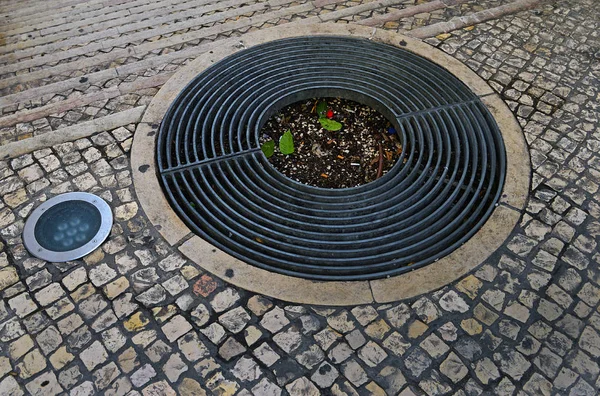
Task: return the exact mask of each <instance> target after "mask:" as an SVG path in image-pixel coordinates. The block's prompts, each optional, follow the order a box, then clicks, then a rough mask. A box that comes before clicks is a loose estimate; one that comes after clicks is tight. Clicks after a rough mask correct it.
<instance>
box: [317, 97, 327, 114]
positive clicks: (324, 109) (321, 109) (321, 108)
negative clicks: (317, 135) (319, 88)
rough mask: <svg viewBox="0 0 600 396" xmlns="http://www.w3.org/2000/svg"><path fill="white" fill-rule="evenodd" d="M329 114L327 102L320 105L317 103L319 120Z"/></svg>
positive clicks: (320, 102)
mask: <svg viewBox="0 0 600 396" xmlns="http://www.w3.org/2000/svg"><path fill="white" fill-rule="evenodd" d="M326 113H327V102H326V101H324V100H321V101H319V103H317V115H318V116H319V118H321V117H325V114H326Z"/></svg>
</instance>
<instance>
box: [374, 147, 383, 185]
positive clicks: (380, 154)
mask: <svg viewBox="0 0 600 396" xmlns="http://www.w3.org/2000/svg"><path fill="white" fill-rule="evenodd" d="M382 173H383V147H382V146H381V143H379V166H378V167H377V177H375V180H377V179H379V178H380V177H381V174H382Z"/></svg>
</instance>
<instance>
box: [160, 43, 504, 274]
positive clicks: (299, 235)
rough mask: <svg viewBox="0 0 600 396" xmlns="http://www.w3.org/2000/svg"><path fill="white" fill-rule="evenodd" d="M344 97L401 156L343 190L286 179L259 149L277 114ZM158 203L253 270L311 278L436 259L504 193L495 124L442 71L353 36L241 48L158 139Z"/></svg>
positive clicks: (200, 82) (170, 115)
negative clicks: (375, 121) (392, 132)
mask: <svg viewBox="0 0 600 396" xmlns="http://www.w3.org/2000/svg"><path fill="white" fill-rule="evenodd" d="M311 97H343V98H346V99H351V100H355V101H358V102H362V103H364V104H367V105H370V106H371V107H373V108H375V109H376V110H378V111H379V112H381V113H382V114H383V115H385V116H386V117H387V118H388V120H390V121H391V122H392V123H394V124H395V128H396V130H397V131H398V134H399V137H400V138H401V139H402V141H403V146H404V152H403V154H402V157H401V158H400V159H399V160H398V162H397V163H396V165H395V166H394V168H393V169H392V170H391V171H390V172H389V173H387V174H386V175H384V176H383V177H381V178H380V179H378V180H376V181H374V182H372V183H369V184H365V185H362V186H358V187H354V188H347V189H322V188H317V187H312V186H307V185H304V184H300V183H298V182H295V181H293V180H291V179H289V178H287V177H285V176H283V175H282V174H281V173H279V172H278V171H277V170H275V169H274V168H273V167H272V166H271V165H270V164H269V162H268V161H267V159H266V158H265V157H264V155H263V154H262V152H261V151H260V145H259V137H260V136H259V131H260V130H261V128H262V126H263V125H264V123H265V122H266V121H267V120H268V118H269V117H270V116H271V115H273V114H275V113H276V112H277V111H278V110H279V109H281V108H282V107H284V106H286V105H288V104H290V103H293V102H297V101H300V100H304V99H308V98H311ZM157 150H158V153H157V154H158V156H157V158H158V169H159V173H160V175H159V176H160V179H161V181H162V184H163V187H164V190H165V191H166V193H167V196H168V199H169V201H170V203H171V205H172V206H173V208H174V209H175V210H176V212H177V213H178V214H179V216H181V218H182V219H183V220H184V221H185V222H186V223H187V225H188V226H189V227H191V229H192V230H194V232H196V233H197V234H198V235H200V236H201V237H203V238H204V239H206V240H208V241H209V242H210V243H212V244H213V245H215V246H218V247H219V248H220V249H222V250H224V251H226V252H228V253H229V254H231V255H233V256H235V257H237V258H239V259H241V260H244V261H246V262H247V263H249V264H252V265H255V266H257V267H261V268H264V269H268V270H272V271H276V272H279V273H284V274H288V275H294V276H300V277H305V278H310V279H323V280H357V279H375V278H382V277H386V276H390V275H396V274H399V273H402V272H405V271H409V270H412V269H414V268H416V267H419V266H423V265H426V264H428V263H431V262H433V261H435V260H436V259H438V258H440V257H443V256H445V255H447V254H448V253H450V252H451V251H453V250H454V249H456V248H457V247H459V246H460V245H461V244H463V243H464V242H465V241H466V240H467V239H469V238H470V237H471V236H472V235H473V234H474V233H475V232H476V231H477V230H478V229H479V228H480V227H481V225H482V224H483V223H484V222H485V221H486V220H487V218H488V217H489V216H490V214H491V212H492V210H493V209H494V206H495V205H496V203H497V201H498V199H499V197H500V192H501V190H502V185H503V183H504V177H505V168H506V159H505V152H504V145H503V142H502V138H501V135H500V132H499V130H498V127H497V125H496V123H495V121H494V119H493V118H492V116H491V115H490V113H489V112H488V110H487V109H486V108H485V106H484V105H483V104H482V103H481V102H480V100H479V98H478V97H477V96H476V95H475V94H473V93H472V92H471V91H470V90H469V89H468V88H467V87H466V86H465V85H464V84H463V83H462V82H460V81H459V80H458V79H457V78H456V77H454V76H453V75H451V74H450V73H449V72H447V71H446V70H445V69H443V68H441V67H440V66H437V65H436V64H434V63H432V62H430V61H428V60H426V59H424V58H421V57H419V56H416V55H414V54H412V53H410V52H408V51H405V50H402V49H398V48H396V47H392V46H388V45H384V44H379V43H374V42H371V41H368V40H363V39H354V38H343V37H322V36H317V37H300V38H293V39H285V40H279V41H273V42H270V43H267V44H263V45H259V46H256V47H253V48H251V49H247V50H244V51H240V52H238V53H236V54H234V55H232V56H229V57H228V58H225V59H224V60H222V61H221V62H219V63H217V64H215V65H214V66H212V67H210V68H208V69H207V70H205V71H204V72H203V73H202V74H200V75H199V76H197V77H196V78H195V79H194V80H193V81H192V82H191V83H190V84H189V85H188V86H187V87H186V88H185V89H184V90H183V92H182V93H181V94H180V95H179V96H178V97H177V99H176V100H175V101H174V103H173V104H172V105H171V107H170V109H169V111H168V112H167V114H166V116H165V118H164V120H163V122H162V124H161V127H160V131H159V134H158V144H157Z"/></svg>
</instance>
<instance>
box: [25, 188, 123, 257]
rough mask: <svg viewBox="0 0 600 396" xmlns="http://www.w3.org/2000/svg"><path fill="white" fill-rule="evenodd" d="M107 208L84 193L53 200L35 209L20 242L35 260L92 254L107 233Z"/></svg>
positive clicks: (110, 216) (99, 199)
mask: <svg viewBox="0 0 600 396" xmlns="http://www.w3.org/2000/svg"><path fill="white" fill-rule="evenodd" d="M112 222H113V218H112V212H111V209H110V206H108V204H107V203H106V201H104V200H103V199H102V198H100V197H98V196H96V195H94V194H90V193H84V192H72V193H66V194H61V195H59V196H56V197H53V198H51V199H49V200H48V201H46V202H44V203H42V204H41V205H40V206H39V207H37V208H36V209H35V210H34V211H33V213H32V214H31V216H29V218H28V219H27V222H26V223H25V228H24V229H23V243H24V244H25V247H26V248H27V250H28V251H29V252H30V253H31V254H32V255H34V256H35V257H37V258H40V259H42V260H45V261H50V262H59V263H60V262H65V261H70V260H75V259H78V258H80V257H83V256H85V255H86V254H88V253H91V252H92V251H94V250H95V249H96V248H97V247H98V246H100V244H102V242H104V240H105V239H106V238H107V237H108V234H110V230H111V227H112Z"/></svg>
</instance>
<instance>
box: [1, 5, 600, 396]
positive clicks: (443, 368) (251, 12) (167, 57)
mask: <svg viewBox="0 0 600 396" xmlns="http://www.w3.org/2000/svg"><path fill="white" fill-rule="evenodd" d="M0 18H1V19H0V20H1V21H2V23H1V24H0V158H2V161H0V197H1V200H0V238H1V241H0V295H1V297H2V301H1V302H0V395H22V394H34V395H44V396H49V395H55V394H69V395H93V394H107V395H125V394H129V395H139V394H142V395H173V394H182V395H203V394H215V395H233V394H237V395H257V396H262V395H288V394H289V395H318V394H323V395H356V394H358V395H385V394H388V395H398V394H400V395H413V394H415V395H421V394H426V395H442V394H456V395H480V394H484V395H488V394H497V395H532V396H533V395H551V394H556V395H590V396H592V395H597V394H598V393H600V378H599V374H600V268H599V265H600V253H599V249H598V243H600V192H599V191H598V189H599V184H600V126H599V119H598V118H599V113H600V111H599V103H600V92H599V90H600V81H599V80H600V37H599V35H600V33H599V32H600V7H599V6H598V4H597V1H596V0H557V1H538V0H519V1H516V2H515V1H512V0H483V1H467V0H430V1H421V0H417V1H415V0H399V1H394V0H377V1H337V0H315V1H312V2H301V1H290V0H269V1H262V0H260V1H257V0H248V1H240V0H230V1H214V0H157V1H151V0H101V1H92V0H88V1H85V0H48V1H36V0H4V1H2V2H0ZM323 22H329V23H360V24H364V25H368V26H373V27H374V28H377V29H388V30H391V31H397V32H401V33H404V34H407V35H411V36H414V37H418V38H422V39H423V40H424V41H425V42H427V43H428V44H430V45H432V46H434V47H437V48H439V49H441V50H442V51H444V52H446V53H447V54H450V55H452V56H453V57H455V58H456V59H458V60H460V61H462V62H464V63H465V64H466V65H468V66H469V67H470V68H471V69H472V70H474V71H475V72H476V73H477V74H479V76H481V77H482V78H483V79H484V80H486V81H487V82H488V83H489V85H490V86H491V87H492V88H493V89H494V90H495V91H497V92H498V93H499V94H500V95H501V96H502V98H503V99H504V101H505V102H506V103H507V104H508V106H509V107H510V109H511V110H512V111H513V112H514V115H515V117H516V118H517V120H518V121H519V123H520V124H521V126H522V128H523V130H524V133H525V137H526V140H527V143H528V145H529V150H530V156H531V162H532V168H533V169H532V185H531V192H530V199H529V202H528V205H527V208H526V211H525V212H523V214H522V218H521V221H520V223H519V225H518V226H517V227H516V228H515V230H514V231H513V233H512V235H511V236H510V237H509V239H508V240H507V241H506V242H505V243H504V245H503V246H502V247H501V249H500V250H498V251H497V253H496V254H495V255H493V256H492V257H491V258H490V259H489V260H487V261H486V262H485V263H484V264H483V265H482V266H480V267H479V268H478V269H476V270H475V271H473V272H472V273H471V274H469V275H468V276H466V277H464V278H462V279H460V280H458V281H457V282H454V283H453V284H450V285H448V286H446V287H444V288H442V289H441V290H438V291H436V292H433V293H428V294H425V295H422V296H420V297H418V298H415V299H412V300H408V301H402V302H398V303H393V304H385V305H382V304H373V305H365V306H357V307H341V308H340V307H327V306H305V305H296V304H291V303H286V302H282V301H278V300H274V299H272V298H268V297H265V296H260V295H255V294H253V293H250V292H247V291H245V290H242V289H239V288H236V287H233V286H230V285H228V284H227V283H225V282H223V281H222V280H220V279H218V278H215V277H213V276H211V275H210V274H209V273H206V272H204V271H203V270H202V269H201V268H199V267H198V266H196V265H195V264H193V263H191V262H189V261H187V260H186V259H185V258H184V257H182V256H181V255H180V254H178V253H177V250H176V248H174V247H171V246H170V245H169V244H168V243H167V242H166V241H165V240H163V239H162V238H161V237H160V235H159V233H158V232H157V231H156V230H155V229H154V228H153V227H152V226H151V225H150V223H149V221H148V220H147V218H146V217H145V215H144V213H143V211H142V208H141V207H140V206H139V204H138V201H137V197H136V196H135V192H134V188H133V185H132V177H131V168H130V155H129V152H130V147H131V143H132V137H133V134H134V131H135V128H136V124H137V123H138V122H139V120H140V119H141V117H142V115H143V113H144V110H145V108H146V106H147V104H148V103H149V102H150V101H151V100H152V98H153V96H154V95H155V94H156V92H158V90H159V89H160V87H161V86H162V85H163V84H164V83H165V82H166V81H167V80H168V79H169V77H171V76H172V75H173V73H174V72H176V71H177V70H179V69H180V68H181V67H182V66H183V65H185V64H187V63H188V62H190V61H191V60H193V59H195V58H196V57H198V56H199V55H200V54H202V53H204V52H206V51H208V50H210V49H212V48H218V46H219V43H220V42H221V41H222V40H223V39H225V38H229V37H237V36H241V35H243V34H244V33H247V32H250V31H254V30H258V29H268V28H270V27H273V26H276V25H281V24H287V23H323ZM68 191H88V192H92V193H94V194H98V195H99V196H101V197H103V198H104V199H105V200H107V201H108V202H109V203H110V205H111V207H112V208H113V214H114V217H115V224H114V227H113V229H112V233H111V235H110V237H109V239H108V241H107V242H106V243H104V244H103V245H102V247H101V248H99V249H98V250H96V251H95V252H93V253H92V254H90V255H88V256H86V257H85V258H83V259H81V260H77V261H73V262H67V263H60V264H56V263H47V262H44V261H41V260H39V259H35V258H33V257H31V256H30V255H29V254H28V252H27V251H26V250H25V248H24V246H23V242H22V239H21V232H22V229H23V225H24V221H25V220H26V218H27V217H28V215H29V214H30V213H31V211H32V210H33V208H35V207H36V206H37V205H38V204H39V203H41V202H43V201H45V200H47V199H49V198H51V197H53V196H55V195H57V194H60V193H64V192H68Z"/></svg>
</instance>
